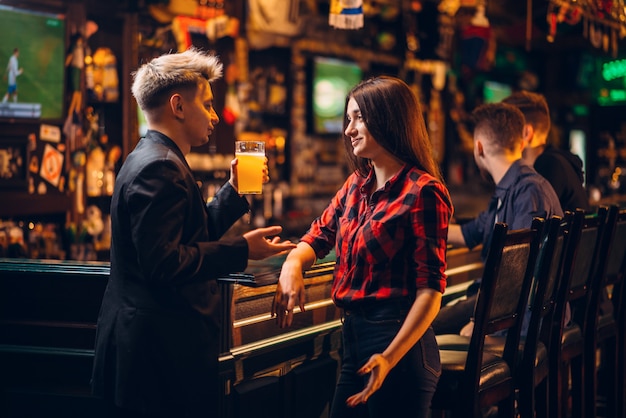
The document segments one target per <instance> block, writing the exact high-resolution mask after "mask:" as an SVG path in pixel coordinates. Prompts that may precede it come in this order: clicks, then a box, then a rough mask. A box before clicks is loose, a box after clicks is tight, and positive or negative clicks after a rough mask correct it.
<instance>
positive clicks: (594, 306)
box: [584, 206, 626, 417]
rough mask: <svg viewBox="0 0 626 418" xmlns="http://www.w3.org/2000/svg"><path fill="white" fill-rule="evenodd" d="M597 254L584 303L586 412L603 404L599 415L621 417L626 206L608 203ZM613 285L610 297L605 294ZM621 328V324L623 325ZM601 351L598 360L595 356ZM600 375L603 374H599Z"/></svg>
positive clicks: (588, 412)
mask: <svg viewBox="0 0 626 418" xmlns="http://www.w3.org/2000/svg"><path fill="white" fill-rule="evenodd" d="M600 254H606V255H605V256H604V258H603V259H604V262H601V264H599V265H598V266H596V271H595V272H594V277H593V278H592V279H593V280H592V281H591V283H590V286H591V291H590V296H589V298H588V299H589V300H588V303H587V314H586V318H585V319H586V321H587V322H586V327H587V330H586V331H585V335H586V338H585V344H586V346H585V350H584V352H585V363H584V367H585V370H586V371H589V373H587V374H586V377H587V379H586V382H588V384H589V386H588V387H586V388H585V389H586V390H585V408H586V411H585V415H586V416H587V417H596V416H597V415H598V414H597V412H596V409H598V408H599V407H600V406H603V409H604V410H603V412H602V414H601V415H602V416H605V417H620V416H622V417H623V416H624V412H621V415H620V414H618V410H619V408H620V407H619V405H618V399H620V398H622V399H623V397H620V395H619V392H618V388H619V386H620V384H621V385H622V387H623V383H624V381H623V379H622V380H619V366H620V363H621V362H620V361H619V360H620V358H621V359H622V360H623V356H624V352H623V351H622V352H621V355H620V354H618V353H620V351H618V338H619V329H618V316H616V314H617V312H618V311H619V306H618V305H619V304H620V302H621V300H620V299H621V297H622V295H621V289H622V287H623V286H622V281H623V278H624V259H625V258H626V210H625V211H622V212H621V213H620V211H619V207H618V206H611V207H610V208H609V210H608V214H607V218H606V224H605V227H604V233H603V237H602V247H601V248H600ZM613 289H616V292H615V294H614V296H615V298H614V299H613V300H611V299H609V297H608V295H610V294H612V290H613ZM622 330H623V328H622ZM597 354H600V356H599V358H600V364H599V365H598V364H597V362H596V356H597ZM600 376H601V377H602V378H600Z"/></svg>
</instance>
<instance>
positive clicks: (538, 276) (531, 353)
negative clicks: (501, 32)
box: [522, 216, 571, 375]
mask: <svg viewBox="0 0 626 418" xmlns="http://www.w3.org/2000/svg"><path fill="white" fill-rule="evenodd" d="M570 223H571V218H569V219H564V218H562V217H560V216H553V217H551V218H550V219H549V220H548V221H547V222H546V225H545V228H544V230H545V231H544V234H543V238H542V243H541V249H540V250H539V256H538V258H537V263H536V268H535V277H534V280H533V287H532V288H531V292H530V298H529V300H530V301H529V307H530V319H529V321H528V329H527V332H526V341H525V344H524V355H523V358H522V361H523V365H522V367H524V368H526V367H528V368H529V370H533V368H534V364H535V358H536V354H537V344H538V343H539V341H541V342H542V343H543V344H544V345H545V346H546V348H547V349H549V344H550V338H549V333H550V331H551V327H550V321H551V320H552V315H553V312H554V306H555V302H556V296H557V289H558V283H559V281H560V280H559V279H560V277H561V276H560V273H561V264H562V262H563V255H564V253H565V252H564V249H565V237H566V233H567V231H568V228H569V225H570ZM531 375H532V374H531Z"/></svg>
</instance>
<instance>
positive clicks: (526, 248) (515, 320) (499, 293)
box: [465, 221, 542, 396]
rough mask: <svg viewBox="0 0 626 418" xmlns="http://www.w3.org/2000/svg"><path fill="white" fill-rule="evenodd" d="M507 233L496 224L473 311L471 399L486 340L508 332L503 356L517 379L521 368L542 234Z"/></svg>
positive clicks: (534, 231) (469, 368) (469, 374)
mask: <svg viewBox="0 0 626 418" xmlns="http://www.w3.org/2000/svg"><path fill="white" fill-rule="evenodd" d="M541 224H542V221H537V222H534V223H533V227H532V228H528V229H521V230H512V231H508V227H507V225H506V224H503V223H496V224H495V225H494V230H493V235H492V238H491V243H490V247H489V251H488V253H487V258H486V259H485V268H484V271H483V277H482V281H481V285H480V289H479V292H478V296H477V299H476V306H475V309H474V331H473V333H472V337H471V339H470V345H469V348H468V355H467V361H466V364H465V372H466V373H465V377H466V379H468V381H466V382H465V384H466V385H467V386H465V387H466V388H467V390H466V391H465V393H468V396H476V395H475V394H477V393H478V387H479V380H480V367H481V362H482V356H483V348H484V343H485V337H486V336H487V335H490V334H493V333H496V332H506V341H505V345H504V350H503V353H502V357H503V359H504V360H505V361H506V362H507V364H508V365H509V368H510V370H511V380H513V379H514V375H515V369H516V367H517V365H518V363H519V362H518V358H519V357H518V350H519V348H518V344H519V340H520V332H521V329H522V322H523V318H524V312H525V311H526V308H527V302H528V295H529V292H530V287H531V283H532V277H533V273H534V269H535V262H536V259H537V255H538V252H539V243H540V238H541V237H540V234H539V231H538V230H537V229H536V228H539V227H541Z"/></svg>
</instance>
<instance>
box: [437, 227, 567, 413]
mask: <svg viewBox="0 0 626 418" xmlns="http://www.w3.org/2000/svg"><path fill="white" fill-rule="evenodd" d="M571 218H572V217H571V216H569V219H570V220H571ZM537 222H543V220H535V223H534V224H533V228H535V229H539V227H540V223H537ZM569 224H570V221H567V220H564V219H563V218H561V217H560V216H553V217H552V218H550V219H549V220H548V222H547V223H546V224H545V228H543V229H544V231H543V234H542V242H541V247H540V250H539V256H538V258H537V263H536V268H535V275H534V279H533V285H532V288H531V292H530V297H529V307H528V309H529V313H530V315H529V314H528V313H527V318H526V319H525V321H526V322H527V327H526V332H525V333H523V334H522V335H521V337H520V357H521V359H520V361H521V362H522V364H521V367H520V369H519V373H518V376H517V382H516V389H517V391H518V400H519V402H518V405H519V406H518V415H519V416H520V417H521V418H524V417H534V416H535V411H536V409H539V411H537V416H538V417H546V416H547V414H548V410H547V404H548V397H547V395H548V384H547V377H548V370H549V367H548V352H549V344H550V331H551V326H550V322H551V321H552V314H553V312H554V305H555V299H556V289H557V288H558V282H559V279H560V275H561V265H562V259H563V254H564V251H563V250H564V248H565V245H564V243H565V238H566V233H567V230H568V227H569ZM542 325H543V328H544V329H542V328H541V326H542ZM469 341H470V339H469V338H468V337H464V336H461V335H438V336H437V342H438V344H439V348H440V350H467V348H468V346H469ZM505 342H506V338H505V337H500V336H498V337H494V336H490V338H489V341H488V342H486V343H485V347H484V350H485V351H487V352H492V353H496V354H501V353H502V352H503V349H504V344H505ZM536 395H537V396H538V401H537V402H536ZM535 405H538V407H536V406H535Z"/></svg>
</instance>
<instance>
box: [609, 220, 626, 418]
mask: <svg viewBox="0 0 626 418" xmlns="http://www.w3.org/2000/svg"><path fill="white" fill-rule="evenodd" d="M613 243H614V244H613V246H612V247H611V252H610V255H609V258H608V260H607V272H606V277H607V283H608V285H609V286H611V285H612V289H611V302H612V304H613V316H614V317H615V320H616V321H617V330H618V334H617V348H616V367H615V370H616V373H617V375H616V380H617V384H616V393H615V396H616V401H617V402H616V413H615V416H616V417H626V249H625V248H624V247H626V209H624V210H621V211H620V213H619V215H618V218H617V224H616V227H615V233H614V241H613ZM620 253H622V256H621V259H620V257H619V254H620ZM618 266H619V267H618Z"/></svg>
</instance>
